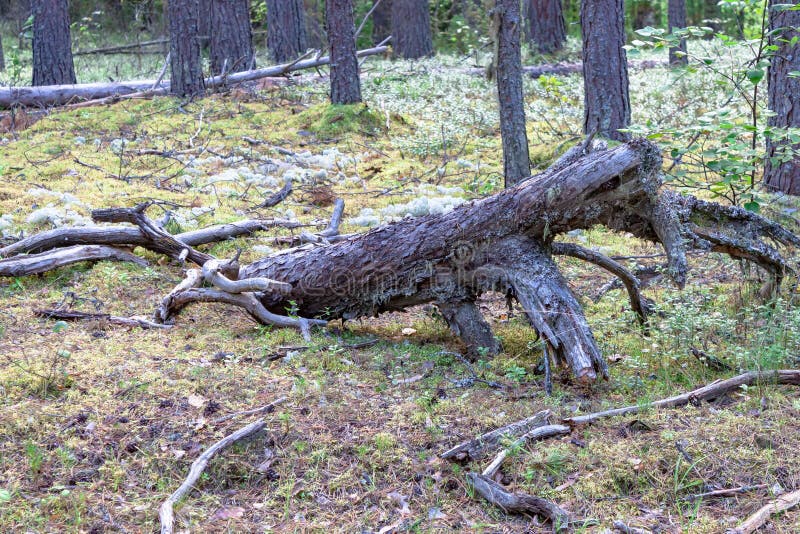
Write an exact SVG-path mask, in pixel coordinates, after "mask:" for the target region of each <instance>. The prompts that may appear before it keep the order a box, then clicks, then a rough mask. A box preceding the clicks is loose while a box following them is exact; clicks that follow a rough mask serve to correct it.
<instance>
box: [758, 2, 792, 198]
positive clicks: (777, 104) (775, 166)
mask: <svg viewBox="0 0 800 534" xmlns="http://www.w3.org/2000/svg"><path fill="white" fill-rule="evenodd" d="M782 3H786V2H785V0H770V10H769V11H770V12H769V17H770V22H769V27H770V31H776V30H778V29H779V28H784V30H783V31H782V32H780V33H778V34H777V35H776V34H773V35H772V37H771V38H770V44H774V45H777V46H778V50H777V51H776V52H775V55H774V56H772V58H770V67H769V75H768V84H769V99H768V100H769V102H768V105H769V109H770V110H771V111H773V112H774V115H772V116H771V117H769V118H768V119H767V124H768V125H769V126H772V127H776V128H798V127H800V78H796V77H790V76H789V73H790V72H792V71H798V70H800V45H798V44H794V45H793V44H791V40H792V39H793V38H797V37H800V32H798V31H797V30H796V29H792V28H797V27H800V11H786V10H778V9H776V8H775V6H776V4H782ZM787 149H788V150H787ZM792 151H800V145H795V146H793V147H790V146H787V145H786V144H784V143H780V142H773V141H771V140H770V139H769V138H768V139H767V162H766V165H765V169H764V183H765V185H766V186H767V188H768V189H770V190H772V191H781V192H783V193H788V194H790V195H800V158H798V156H797V155H794V156H792V155H790V152H792ZM773 158H775V162H774V163H773V161H772V159H773ZM783 160H788V161H783Z"/></svg>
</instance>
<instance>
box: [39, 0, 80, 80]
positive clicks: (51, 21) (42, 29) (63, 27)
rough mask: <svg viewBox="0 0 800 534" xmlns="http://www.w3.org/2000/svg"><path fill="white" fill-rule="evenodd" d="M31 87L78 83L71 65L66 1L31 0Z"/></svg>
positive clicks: (67, 3) (67, 5)
mask: <svg viewBox="0 0 800 534" xmlns="http://www.w3.org/2000/svg"><path fill="white" fill-rule="evenodd" d="M31 10H32V13H33V85H66V84H74V83H76V82H77V80H76V78H75V66H74V65H73V63H72V43H71V41H70V33H69V2H68V1H67V0H34V1H33V2H32V3H31Z"/></svg>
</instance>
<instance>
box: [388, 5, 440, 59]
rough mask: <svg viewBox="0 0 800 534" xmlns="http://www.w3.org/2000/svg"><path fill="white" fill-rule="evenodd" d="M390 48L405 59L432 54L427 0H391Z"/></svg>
mask: <svg viewBox="0 0 800 534" xmlns="http://www.w3.org/2000/svg"><path fill="white" fill-rule="evenodd" d="M392 48H393V49H394V52H395V54H397V55H398V56H400V57H402V58H405V59H418V58H421V57H426V56H430V55H433V38H432V37H431V16H430V9H429V6H428V0H392Z"/></svg>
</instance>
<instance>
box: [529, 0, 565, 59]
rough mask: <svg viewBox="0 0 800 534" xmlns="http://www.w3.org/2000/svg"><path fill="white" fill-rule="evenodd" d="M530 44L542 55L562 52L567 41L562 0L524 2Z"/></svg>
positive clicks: (531, 0) (530, 0)
mask: <svg viewBox="0 0 800 534" xmlns="http://www.w3.org/2000/svg"><path fill="white" fill-rule="evenodd" d="M524 3H525V4H524V5H525V8H526V9H525V18H526V20H527V29H528V36H527V37H528V42H529V43H530V44H531V45H533V46H535V47H536V48H537V49H538V50H539V52H540V53H542V54H549V53H551V52H555V51H557V50H561V48H562V47H563V46H564V43H565V42H566V41H567V31H566V27H565V25H564V12H563V10H562V8H561V0H524Z"/></svg>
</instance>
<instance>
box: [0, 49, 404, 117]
mask: <svg viewBox="0 0 800 534" xmlns="http://www.w3.org/2000/svg"><path fill="white" fill-rule="evenodd" d="M388 49H389V47H388V46H385V45H381V46H376V47H374V48H367V49H365V50H359V51H358V52H357V55H358V57H367V56H374V55H379V54H383V53H385V52H386V51H387V50H388ZM328 63H330V57H329V56H322V57H319V56H318V57H314V58H311V59H304V60H301V61H293V62H291V63H285V64H282V65H274V66H271V67H265V68H263V69H256V70H250V71H245V72H237V73H233V74H227V75H224V76H213V77H210V78H206V80H205V86H206V88H208V89H214V88H217V87H222V86H231V85H237V84H240V83H245V82H251V81H255V80H259V79H261V78H268V77H270V76H283V75H285V74H288V73H289V72H294V71H298V70H304V69H313V68H316V67H322V66H324V65H327V64H328ZM134 93H142V96H155V95H164V94H168V93H169V82H162V83H158V82H157V81H156V80H137V81H129V82H110V83H86V84H76V85H42V86H39V87H0V109H3V108H5V109H10V108H13V107H19V106H26V107H51V106H62V105H64V104H68V103H71V102H78V101H82V100H95V99H102V98H109V97H114V96H123V95H130V94H134Z"/></svg>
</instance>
